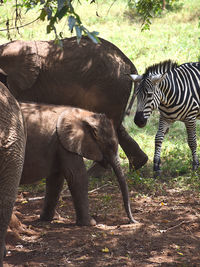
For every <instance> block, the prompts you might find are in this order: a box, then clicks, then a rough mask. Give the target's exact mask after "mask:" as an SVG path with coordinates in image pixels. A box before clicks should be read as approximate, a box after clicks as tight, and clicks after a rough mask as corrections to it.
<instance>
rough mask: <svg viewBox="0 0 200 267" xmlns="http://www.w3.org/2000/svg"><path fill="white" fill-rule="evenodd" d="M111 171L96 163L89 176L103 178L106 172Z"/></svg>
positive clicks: (88, 172)
mask: <svg viewBox="0 0 200 267" xmlns="http://www.w3.org/2000/svg"><path fill="white" fill-rule="evenodd" d="M109 170H111V169H110V168H104V167H102V166H101V165H100V164H99V163H97V162H94V163H93V164H92V166H91V167H90V168H89V169H88V171H87V174H88V176H89V177H95V178H102V176H103V175H104V174H105V172H106V171H109Z"/></svg>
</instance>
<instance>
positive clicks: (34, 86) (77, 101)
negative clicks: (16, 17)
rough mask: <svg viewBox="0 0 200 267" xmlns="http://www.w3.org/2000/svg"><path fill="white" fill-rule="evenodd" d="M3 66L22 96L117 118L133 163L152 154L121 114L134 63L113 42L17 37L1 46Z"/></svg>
mask: <svg viewBox="0 0 200 267" xmlns="http://www.w3.org/2000/svg"><path fill="white" fill-rule="evenodd" d="M0 68H1V69H3V71H4V72H5V73H6V74H7V75H8V79H7V83H8V87H9V89H10V90H11V92H12V94H13V95H14V96H15V97H16V98H17V100H20V101H33V102H37V103H48V104H56V105H70V106H75V107H79V108H84V109H87V110H90V111H94V112H97V113H104V114H106V115H107V116H108V117H109V118H111V119H112V120H113V123H114V126H115V129H116V130H117V135H118V139H119V143H120V145H121V147H122V149H123V150H124V152H125V153H126V155H127V157H128V159H129V163H130V166H131V167H134V168H135V169H139V168H140V167H142V166H143V165H144V164H145V163H146V162H147V159H148V158H147V155H146V154H145V153H144V152H143V151H142V150H141V149H140V147H139V146H138V144H137V143H136V142H135V141H134V140H133V139H132V138H131V137H130V136H129V134H128V133H127V132H126V130H125V129H124V127H123V126H122V120H123V117H124V113H125V109H126V105H127V102H128V99H129V96H130V93H131V88H132V81H131V79H130V78H129V76H128V75H127V74H134V73H135V74H137V70H136V68H135V66H134V64H133V63H132V62H131V61H130V60H129V59H128V58H127V57H126V56H125V55H124V54H123V53H122V51H121V50H120V49H119V48H117V47H116V46H115V45H114V44H112V43H110V42H108V41H106V40H104V39H102V38H100V43H99V44H95V43H93V42H92V41H91V40H90V39H89V38H87V37H82V39H81V41H80V43H79V44H78V43H77V39H76V37H72V38H66V39H63V40H62V47H59V46H57V45H56V44H55V42H54V41H13V42H9V43H6V44H3V45H1V46H0Z"/></svg>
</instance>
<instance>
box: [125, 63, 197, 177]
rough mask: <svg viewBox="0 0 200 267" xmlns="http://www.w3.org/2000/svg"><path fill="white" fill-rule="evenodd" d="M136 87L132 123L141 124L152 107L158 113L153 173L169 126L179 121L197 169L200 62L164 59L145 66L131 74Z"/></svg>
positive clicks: (146, 118)
mask: <svg viewBox="0 0 200 267" xmlns="http://www.w3.org/2000/svg"><path fill="white" fill-rule="evenodd" d="M130 76H131V78H132V79H133V81H134V82H138V86H137V88H136V90H135V92H134V96H137V110H136V114H135V117H134V122H135V124H136V125H137V126H138V127H144V126H145V125H146V123H147V120H148V118H149V117H150V115H151V113H152V111H153V110H155V109H158V110H159V112H160V117H159V126H158V131H157V133H156V136H155V152H154V161H153V171H154V176H155V177H156V176H159V175H160V173H161V170H160V163H161V160H160V154H161V147H162V142H163V139H164V136H165V134H166V132H167V131H168V129H169V127H170V125H171V124H172V123H173V122H175V121H182V122H184V124H185V127H186V130H187V141H188V145H189V148H190V149H191V152H192V159H193V162H192V168H193V170H197V168H198V166H199V160H198V157H197V152H196V149H197V141H196V119H199V118H200V62H190V63H184V64H182V65H178V64H177V63H176V62H173V61H172V60H166V61H164V62H160V63H158V64H155V65H152V66H150V67H148V68H146V70H145V73H144V74H143V75H142V76H140V75H133V74H130Z"/></svg>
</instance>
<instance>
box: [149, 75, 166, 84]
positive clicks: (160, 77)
mask: <svg viewBox="0 0 200 267" xmlns="http://www.w3.org/2000/svg"><path fill="white" fill-rule="evenodd" d="M166 75H167V74H166V73H164V74H156V75H152V76H151V81H152V83H154V84H157V83H160V82H161V81H162V80H163V79H164V78H165V76H166Z"/></svg>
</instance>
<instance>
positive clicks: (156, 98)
mask: <svg viewBox="0 0 200 267" xmlns="http://www.w3.org/2000/svg"><path fill="white" fill-rule="evenodd" d="M130 76H131V78H132V79H133V81H134V82H138V86H137V88H136V91H135V94H136V95H137V110H136V114H135V118H134V122H135V124H136V125H137V126H138V127H140V128H142V127H144V126H145V125H146V123H147V119H148V118H149V117H150V115H151V113H152V111H153V110H155V109H157V108H158V106H159V104H160V97H161V95H160V90H159V86H158V85H159V83H160V82H161V81H162V80H163V78H164V77H165V74H149V75H145V74H144V75H142V76H140V75H135V74H133V75H132V74H131V75H130Z"/></svg>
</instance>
